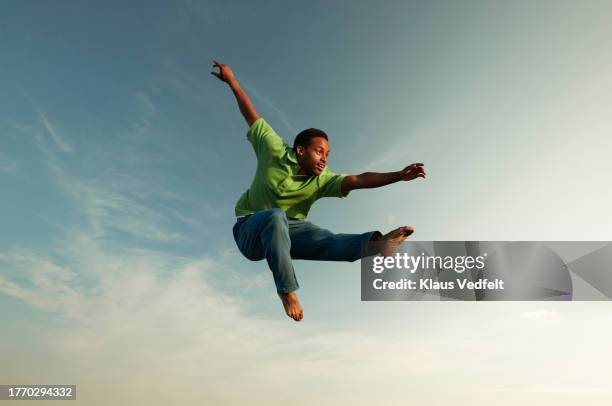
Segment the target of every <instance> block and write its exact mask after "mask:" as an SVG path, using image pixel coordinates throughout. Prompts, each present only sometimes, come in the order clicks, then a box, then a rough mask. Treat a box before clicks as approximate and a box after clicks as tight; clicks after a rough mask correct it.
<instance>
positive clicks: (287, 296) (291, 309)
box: [278, 291, 304, 321]
mask: <svg viewBox="0 0 612 406" xmlns="http://www.w3.org/2000/svg"><path fill="white" fill-rule="evenodd" d="M278 296H280V298H281V300H282V301H283V307H284V308H285V313H287V316H289V317H291V318H292V319H293V320H295V321H300V320H302V317H304V311H303V310H302V305H301V304H300V301H299V300H298V297H297V294H296V293H295V291H293V292H289V293H279V294H278Z"/></svg>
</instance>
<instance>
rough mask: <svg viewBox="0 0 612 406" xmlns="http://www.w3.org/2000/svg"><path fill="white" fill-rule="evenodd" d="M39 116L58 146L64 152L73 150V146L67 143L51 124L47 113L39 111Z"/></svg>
mask: <svg viewBox="0 0 612 406" xmlns="http://www.w3.org/2000/svg"><path fill="white" fill-rule="evenodd" d="M38 117H39V118H40V121H41V123H42V124H43V126H44V128H45V130H46V132H47V134H49V135H50V136H51V139H52V140H53V142H54V143H55V145H57V147H58V148H59V149H60V150H62V151H63V152H71V151H72V146H71V145H70V144H69V143H67V142H66V141H65V140H64V139H63V137H62V136H60V134H59V132H58V131H57V130H56V129H55V128H54V127H53V126H52V125H51V123H50V122H49V119H48V118H47V115H46V114H45V113H42V112H39V113H38Z"/></svg>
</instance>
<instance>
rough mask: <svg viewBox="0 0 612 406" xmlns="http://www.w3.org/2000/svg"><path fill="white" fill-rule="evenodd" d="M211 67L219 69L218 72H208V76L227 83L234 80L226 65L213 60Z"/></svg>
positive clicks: (230, 70)
mask: <svg viewBox="0 0 612 406" xmlns="http://www.w3.org/2000/svg"><path fill="white" fill-rule="evenodd" d="M213 67H215V68H219V72H210V74H211V75H214V76H216V77H218V78H219V80H221V81H223V82H226V83H228V82H229V81H230V80H232V79H234V72H232V69H231V68H230V67H229V66H228V65H226V64H224V63H219V62H217V61H215V60H213Z"/></svg>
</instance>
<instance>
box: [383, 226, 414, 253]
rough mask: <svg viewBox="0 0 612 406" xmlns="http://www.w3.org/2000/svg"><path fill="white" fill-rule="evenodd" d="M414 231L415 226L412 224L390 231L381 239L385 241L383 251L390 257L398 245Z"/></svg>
mask: <svg viewBox="0 0 612 406" xmlns="http://www.w3.org/2000/svg"><path fill="white" fill-rule="evenodd" d="M412 233H414V228H412V227H411V226H405V227H399V228H396V229H395V230H393V231H390V232H389V233H387V234H385V235H383V236H382V237H381V238H380V240H379V241H382V242H384V245H383V248H382V251H381V253H382V254H383V255H384V256H386V257H388V256H391V255H393V253H394V252H395V250H396V249H397V246H398V245H400V244H401V243H402V241H404V240H405V239H406V238H408V236H409V235H410V234H412Z"/></svg>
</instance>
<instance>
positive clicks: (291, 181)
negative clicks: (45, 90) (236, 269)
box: [211, 61, 425, 321]
mask: <svg viewBox="0 0 612 406" xmlns="http://www.w3.org/2000/svg"><path fill="white" fill-rule="evenodd" d="M213 66H214V67H216V68H219V72H211V74H213V75H214V76H216V77H217V78H219V79H220V80H221V81H223V82H225V83H227V84H228V85H229V86H230V88H231V89H232V92H234V95H235V96H236V100H237V101H238V107H239V108H240V112H241V113H242V115H243V116H244V119H245V120H246V122H247V124H248V125H249V131H248V132H247V139H248V140H249V142H250V143H251V144H252V145H253V149H254V150H255V155H256V156H257V170H256V172H255V177H254V178H253V182H252V183H251V187H250V188H249V189H248V190H247V191H246V192H245V193H244V194H243V195H242V196H241V197H240V199H239V200H238V202H237V203H236V209H235V211H236V216H237V217H238V218H237V221H236V224H235V225H234V228H233V233H234V239H235V240H236V244H237V245H238V249H240V252H241V253H242V254H243V255H244V256H245V257H247V258H248V259H250V260H252V261H259V260H262V259H264V258H265V259H266V260H267V262H268V266H269V267H270V270H271V271H272V275H273V276H274V283H275V284H276V290H277V292H278V295H279V296H280V298H281V300H282V302H283V306H284V308H285V312H286V313H287V315H288V316H289V317H291V318H292V319H294V320H296V321H299V320H301V319H302V317H303V311H302V306H301V305H300V302H299V300H298V297H297V294H296V293H295V291H296V290H297V289H298V287H299V285H298V282H297V279H296V277H295V272H294V270H293V264H292V261H291V259H309V260H318V261H350V262H352V261H355V260H357V259H359V258H362V257H364V256H365V255H366V254H367V251H366V249H365V248H364V247H365V246H366V245H367V244H366V243H367V242H368V241H378V242H379V245H380V246H381V247H382V248H380V250H379V252H381V253H382V254H384V255H392V253H393V252H394V250H395V249H396V248H397V246H398V245H399V244H400V243H401V242H402V241H404V240H405V239H406V238H407V237H408V236H409V235H410V234H412V233H413V232H414V229H413V228H412V227H410V226H406V227H399V228H398V229H396V230H393V231H391V232H390V233H388V234H386V235H382V234H381V233H380V232H379V231H371V232H367V233H363V234H334V233H332V232H330V231H329V230H325V229H322V228H319V227H317V226H316V225H314V224H312V223H310V222H308V221H306V216H307V215H308V211H309V210H310V206H311V205H312V204H313V203H314V202H315V200H317V199H320V198H322V197H340V198H344V197H346V196H347V195H348V194H349V192H350V191H351V190H354V189H364V188H375V187H380V186H385V185H389V184H391V183H395V182H399V181H407V180H412V179H416V178H418V177H421V178H425V168H424V166H423V164H422V163H416V164H412V165H409V166H407V167H405V168H404V169H402V170H401V171H398V172H388V173H374V172H366V173H362V174H361V175H342V174H336V173H333V172H332V171H330V170H329V168H327V159H328V157H329V144H328V138H327V134H325V132H323V131H321V130H318V129H315V128H309V129H307V130H304V131H302V132H301V133H299V134H298V135H297V136H296V137H295V141H294V142H293V148H292V147H290V146H289V145H287V144H285V143H284V142H283V140H282V139H281V138H280V137H279V136H278V135H277V134H276V133H275V132H274V130H273V129H272V128H271V127H270V126H269V125H268V123H267V122H266V121H265V120H264V119H263V118H261V117H259V116H258V115H257V112H256V111H255V108H254V107H253V104H252V103H251V100H250V99H249V98H248V96H247V95H246V93H245V92H244V91H243V90H242V89H241V88H240V85H239V84H238V81H237V80H236V78H235V77H234V74H233V73H232V70H231V69H230V67H229V66H227V65H225V64H221V63H219V62H217V61H213ZM370 254H371V253H370ZM370 254H368V255H370Z"/></svg>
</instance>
